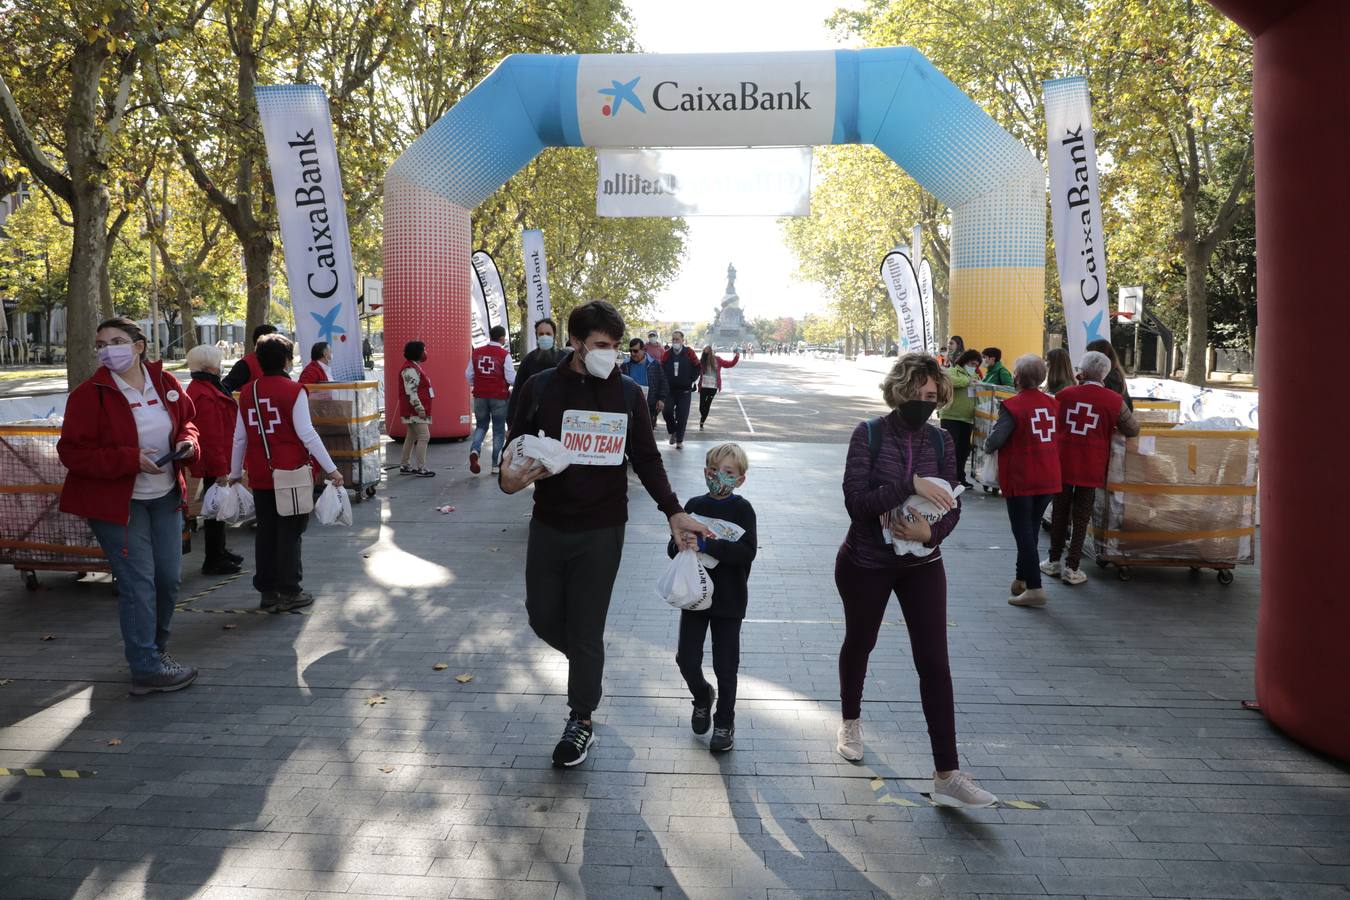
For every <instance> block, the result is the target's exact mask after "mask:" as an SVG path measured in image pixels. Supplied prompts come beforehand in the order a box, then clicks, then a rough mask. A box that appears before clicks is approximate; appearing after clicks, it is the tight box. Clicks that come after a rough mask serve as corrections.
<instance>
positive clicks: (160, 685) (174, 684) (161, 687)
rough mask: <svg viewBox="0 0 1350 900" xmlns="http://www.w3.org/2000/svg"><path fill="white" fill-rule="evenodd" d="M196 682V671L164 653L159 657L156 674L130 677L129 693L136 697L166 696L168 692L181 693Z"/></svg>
mask: <svg viewBox="0 0 1350 900" xmlns="http://www.w3.org/2000/svg"><path fill="white" fill-rule="evenodd" d="M196 680H197V670H196V669H194V668H193V667H192V666H185V665H183V664H182V663H179V662H178V661H177V660H175V659H174V658H173V657H171V656H169V655H168V654H167V653H166V654H163V655H161V656H160V669H159V671H158V672H155V673H154V674H153V675H142V676H133V677H132V679H131V693H132V694H133V695H135V696H137V697H141V696H144V695H145V694H167V693H169V692H170V691H181V690H182V689H183V688H185V687H187V686H188V685H190V684H192V682H194V681H196Z"/></svg>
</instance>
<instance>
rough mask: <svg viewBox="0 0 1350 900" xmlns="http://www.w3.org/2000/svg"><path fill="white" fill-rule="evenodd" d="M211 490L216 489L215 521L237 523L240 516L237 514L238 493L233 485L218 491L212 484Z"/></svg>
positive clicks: (227, 523)
mask: <svg viewBox="0 0 1350 900" xmlns="http://www.w3.org/2000/svg"><path fill="white" fill-rule="evenodd" d="M211 490H213V491H216V521H217V522H224V523H225V524H226V525H237V524H238V523H239V520H240V519H241V518H242V517H241V516H240V514H239V493H238V492H237V491H236V490H235V489H234V488H233V487H228V488H225V490H223V491H218V490H216V488H215V487H214V486H213V487H212V488H211Z"/></svg>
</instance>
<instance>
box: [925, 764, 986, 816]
mask: <svg viewBox="0 0 1350 900" xmlns="http://www.w3.org/2000/svg"><path fill="white" fill-rule="evenodd" d="M933 802H934V803H936V804H937V805H938V806H955V807H958V808H961V809H983V808H984V807H987V806H993V805H994V804H995V803H997V802H998V798H997V797H995V796H994V795H993V794H991V793H989V792H988V791H986V790H985V789H984V788H982V787H980V786H979V785H978V784H976V783H975V779H973V778H971V777H970V776H969V775H967V774H966V773H965V772H962V771H960V770H957V771H955V772H953V773H952V777H951V778H947V779H942V778H939V777H937V773H934V774H933Z"/></svg>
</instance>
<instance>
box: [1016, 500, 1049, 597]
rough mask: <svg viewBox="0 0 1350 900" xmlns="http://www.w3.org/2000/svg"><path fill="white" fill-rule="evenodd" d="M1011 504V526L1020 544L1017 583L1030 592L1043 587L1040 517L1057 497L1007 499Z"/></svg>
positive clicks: (1018, 547)
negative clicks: (1020, 583) (1023, 583)
mask: <svg viewBox="0 0 1350 900" xmlns="http://www.w3.org/2000/svg"><path fill="white" fill-rule="evenodd" d="M1004 499H1005V500H1006V501H1007V503H1008V524H1009V525H1011V526H1012V533H1013V540H1015V541H1016V542H1017V580H1018V581H1022V582H1025V583H1026V586H1027V587H1029V588H1038V587H1040V586H1041V552H1040V542H1041V517H1042V516H1044V515H1045V508H1046V507H1047V506H1049V505H1050V501H1051V500H1053V499H1055V495H1054V494H1032V495H1030V496H1026V497H1004Z"/></svg>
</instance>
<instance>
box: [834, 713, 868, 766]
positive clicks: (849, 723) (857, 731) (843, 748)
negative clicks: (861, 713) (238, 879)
mask: <svg viewBox="0 0 1350 900" xmlns="http://www.w3.org/2000/svg"><path fill="white" fill-rule="evenodd" d="M834 749H835V750H837V751H839V755H840V756H842V757H843V758H844V759H847V760H848V761H850V762H857V761H858V760H860V759H862V758H863V740H862V720H861V719H845V720H844V722H843V724H842V725H840V726H839V743H838V744H836V745H835V748H834Z"/></svg>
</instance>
